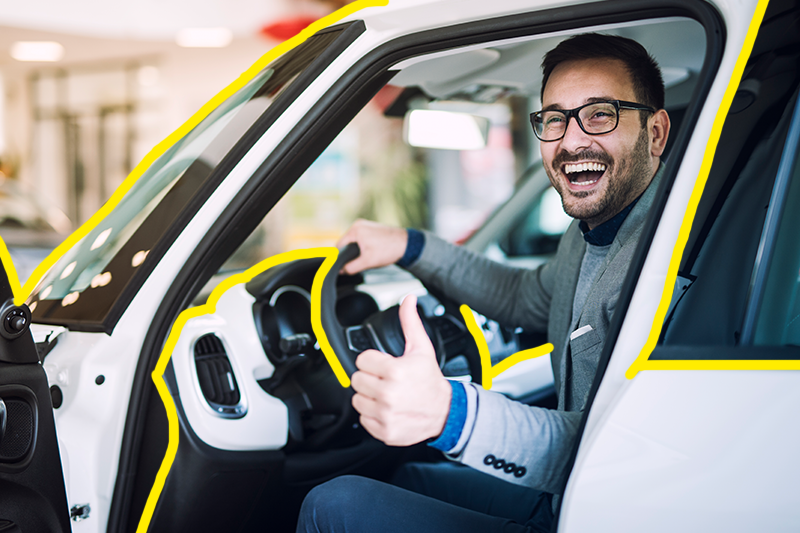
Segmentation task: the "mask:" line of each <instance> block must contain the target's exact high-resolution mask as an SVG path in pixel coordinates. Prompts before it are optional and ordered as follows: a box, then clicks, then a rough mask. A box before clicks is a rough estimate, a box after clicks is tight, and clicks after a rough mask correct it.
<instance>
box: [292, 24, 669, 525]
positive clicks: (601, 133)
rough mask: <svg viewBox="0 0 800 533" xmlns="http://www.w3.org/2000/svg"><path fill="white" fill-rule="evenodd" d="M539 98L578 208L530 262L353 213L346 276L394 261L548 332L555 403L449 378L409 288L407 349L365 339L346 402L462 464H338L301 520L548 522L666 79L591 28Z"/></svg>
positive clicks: (572, 205) (647, 177) (554, 161)
mask: <svg viewBox="0 0 800 533" xmlns="http://www.w3.org/2000/svg"><path fill="white" fill-rule="evenodd" d="M542 68H543V71H544V78H543V82H542V103H543V109H542V110H541V111H538V112H536V113H533V114H531V124H532V126H533V129H534V132H535V134H536V136H537V137H538V138H539V139H540V140H541V141H542V142H541V152H542V159H543V161H544V165H545V169H546V171H547V174H548V176H549V178H550V181H551V182H552V184H553V186H554V187H555V188H556V190H557V191H558V192H559V194H560V195H561V199H562V203H563V206H564V210H565V211H566V212H567V213H568V214H569V215H570V216H572V217H574V218H575V219H576V221H575V223H573V224H572V225H571V226H570V228H569V229H568V230H567V232H566V233H565V234H564V237H563V238H562V241H561V243H560V245H559V248H558V252H557V254H556V256H555V258H554V259H553V260H552V261H550V262H549V263H547V264H546V265H544V266H542V267H540V268H538V269H536V270H524V269H517V268H511V267H508V266H504V265H500V264H497V263H493V262H491V261H489V260H487V259H485V258H484V257H481V256H477V255H474V254H472V253H470V252H467V251H466V250H463V249H461V248H458V247H456V246H453V245H451V244H448V243H445V242H444V241H442V240H441V239H438V238H436V237H435V236H433V235H431V234H428V233H420V232H417V231H413V230H408V231H407V230H404V229H400V228H390V227H386V226H381V225H378V224H374V223H370V222H365V221H359V222H357V223H356V224H354V225H353V227H352V228H351V229H350V230H349V231H348V233H347V234H346V235H345V236H344V237H343V238H342V240H341V241H340V245H344V244H346V243H348V242H358V244H359V246H360V248H361V256H360V257H359V258H357V259H356V260H354V261H352V262H351V263H349V264H348V265H347V266H346V267H345V271H346V272H348V273H355V272H359V271H361V270H365V269H368V268H375V267H379V266H384V265H387V264H391V263H395V262H397V263H398V264H400V265H401V266H404V267H406V268H408V270H410V271H411V272H412V273H414V274H415V275H417V276H418V277H419V278H420V279H422V280H423V281H425V282H426V283H431V284H433V285H436V286H438V287H439V288H441V289H442V290H443V291H444V292H445V293H446V294H447V295H448V296H450V297H451V298H453V299H455V300H456V301H460V302H464V303H466V304H468V305H469V306H470V307H471V308H473V309H475V310H476V311H478V312H480V313H482V314H484V315H486V316H488V317H491V318H493V319H495V320H497V321H498V322H500V323H501V324H504V325H507V326H512V327H515V326H521V327H523V328H525V329H527V330H529V331H537V330H538V331H546V332H547V336H548V340H549V341H550V342H552V343H553V345H554V346H555V349H554V351H553V353H552V356H551V358H552V364H553V374H554V377H555V384H556V392H557V395H558V409H557V410H548V409H542V408H537V407H530V406H527V405H523V404H520V403H518V402H514V401H512V400H509V399H507V398H505V397H504V396H502V395H499V394H495V393H492V392H488V391H485V390H483V389H482V388H480V387H477V386H474V385H472V384H462V383H459V382H450V381H448V380H446V379H445V378H444V377H443V376H442V373H441V371H440V370H439V367H438V365H437V364H436V359H435V356H434V353H433V347H432V346H431V343H430V341H429V340H428V338H427V336H426V334H425V330H424V328H423V327H422V325H421V322H420V319H419V316H418V315H417V312H416V306H415V299H414V298H413V297H412V298H406V301H404V302H403V304H402V306H401V309H400V320H401V323H402V326H403V330H404V333H405V337H406V350H405V353H404V355H403V357H400V358H393V357H391V356H389V355H387V354H384V353H380V352H377V351H375V350H369V351H366V352H364V353H362V354H361V355H359V357H358V359H357V360H356V366H357V367H358V369H359V371H358V372H356V373H355V374H354V375H353V377H352V385H353V389H354V390H355V392H356V394H355V395H354V397H353V406H354V407H355V409H356V410H357V411H358V412H359V414H360V415H361V417H360V419H361V423H362V425H363V426H364V428H365V429H367V431H369V432H370V433H371V434H372V435H373V436H375V437H376V438H378V439H380V440H382V441H383V442H385V443H387V444H389V445H395V446H403V445H411V444H415V443H418V442H422V441H425V440H428V441H429V445H430V446H433V447H435V448H438V449H440V450H442V451H443V452H445V453H446V454H447V455H448V457H449V458H451V459H453V460H454V461H457V462H460V463H463V464H465V465H467V466H469V467H472V468H464V467H462V466H460V465H457V464H454V463H452V464H412V465H406V466H405V467H404V468H402V469H401V471H400V472H398V474H397V475H396V476H395V478H394V479H393V482H392V484H385V483H380V482H377V481H373V480H369V479H364V478H359V477H353V476H346V477H342V478H338V479H335V480H333V481H331V482H329V483H326V484H324V485H321V486H319V487H317V488H316V489H314V490H313V491H312V492H311V493H310V494H309V496H308V497H307V498H306V501H305V502H304V504H303V509H302V511H301V516H300V523H299V524H298V531H398V532H399V531H402V532H406V531H415V532H423V531H437V532H446V531H453V532H456V531H457V532H468V531H500V530H502V531H520V532H521V531H549V528H550V523H551V521H552V517H553V515H552V508H553V505H552V504H553V498H554V495H556V496H555V497H558V496H557V495H558V493H559V492H560V491H561V490H563V484H564V481H565V477H566V475H567V474H568V472H567V463H568V461H569V456H570V453H571V451H572V448H573V445H574V443H575V440H576V438H577V435H578V426H579V423H580V419H581V411H582V410H583V409H584V407H585V404H586V401H587V398H588V395H589V390H590V388H591V385H592V382H593V380H594V377H595V373H596V370H597V365H598V362H599V358H600V354H601V352H602V350H603V344H604V340H605V336H606V332H607V331H608V327H609V325H610V322H611V318H612V316H613V312H614V308H615V307H616V303H617V299H618V297H619V293H620V290H621V287H622V283H623V281H624V279H625V276H626V273H627V270H628V266H629V264H630V261H631V258H632V256H633V253H634V250H635V249H636V246H637V243H638V240H639V236H640V235H641V231H642V227H643V223H644V220H645V217H646V215H647V212H648V210H649V208H650V206H651V204H652V202H653V198H654V196H655V189H656V184H657V182H658V179H659V174H660V169H661V167H662V165H661V161H660V157H661V155H662V153H663V151H664V147H665V145H666V141H667V136H668V134H669V128H670V123H669V117H668V116H667V113H666V111H664V109H663V107H664V85H663V81H662V78H661V73H660V70H659V68H658V66H657V65H656V63H655V61H654V60H653V59H652V58H651V57H650V56H649V54H648V53H647V52H646V50H644V48H642V47H641V46H640V45H639V44H638V43H636V42H635V41H631V40H629V39H624V38H620V37H614V36H606V35H599V34H585V35H579V36H575V37H572V38H570V39H567V40H566V41H563V42H562V43H561V44H559V45H558V46H557V47H556V48H555V49H553V50H552V51H550V52H549V53H548V54H547V55H546V56H545V59H544V62H543V64H542Z"/></svg>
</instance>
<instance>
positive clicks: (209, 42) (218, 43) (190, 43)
mask: <svg viewBox="0 0 800 533" xmlns="http://www.w3.org/2000/svg"><path fill="white" fill-rule="evenodd" d="M232 40H233V33H232V32H231V30H229V29H228V28H184V29H182V30H181V31H179V32H178V35H176V36H175V42H176V43H178V46H183V47H185V48H224V47H226V46H228V45H229V44H231V41H232Z"/></svg>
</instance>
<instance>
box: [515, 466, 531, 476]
mask: <svg viewBox="0 0 800 533" xmlns="http://www.w3.org/2000/svg"><path fill="white" fill-rule="evenodd" d="M527 473H528V469H527V468H525V467H524V466H518V467H517V468H516V470H514V477H522V476H524V475H525V474H527Z"/></svg>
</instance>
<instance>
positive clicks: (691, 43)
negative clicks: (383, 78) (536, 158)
mask: <svg viewBox="0 0 800 533" xmlns="http://www.w3.org/2000/svg"><path fill="white" fill-rule="evenodd" d="M642 22H643V21H637V22H635V23H632V22H624V23H619V24H605V25H600V26H597V27H594V28H582V29H581V31H582V32H583V31H586V30H588V31H600V32H602V33H608V34H613V35H620V36H623V37H628V38H631V39H634V40H636V41H638V42H640V43H642V44H643V45H644V47H645V48H646V49H647V50H648V51H649V52H650V53H651V54H652V55H653V56H654V57H655V58H656V60H657V61H658V62H659V64H660V65H661V67H662V70H663V75H664V79H665V80H664V81H665V84H666V85H667V87H668V88H671V87H674V86H678V85H680V84H681V83H682V82H684V81H686V80H687V79H690V78H692V77H694V78H695V79H696V75H697V73H699V71H700V69H701V68H702V63H703V59H704V57H705V54H704V52H703V51H704V50H705V43H706V35H705V31H704V30H703V28H702V26H701V25H700V24H699V23H698V22H696V21H695V20H692V19H689V18H682V17H666V18H656V19H650V20H646V21H644V23H642ZM575 33H576V32H574V31H561V32H556V33H549V34H546V35H544V36H542V35H535V36H526V37H518V38H514V39H506V40H503V41H496V42H490V43H483V44H478V45H470V46H467V47H463V48H457V49H450V50H444V51H438V52H435V53H432V54H426V55H422V56H416V57H412V58H409V59H404V60H403V61H400V62H398V63H397V64H395V65H394V66H393V67H392V70H399V71H400V72H399V73H398V74H397V75H396V76H395V78H394V80H393V81H392V84H393V85H398V86H403V87H412V86H417V87H420V88H421V89H422V90H423V91H424V92H425V93H426V94H428V95H429V96H430V97H432V98H437V99H444V98H448V97H451V96H453V95H456V94H458V93H460V92H464V91H468V90H469V88H470V86H475V85H484V86H498V87H506V88H508V89H511V90H512V91H514V92H517V93H520V94H524V95H528V96H538V95H539V89H540V87H541V83H542V74H541V70H540V68H539V64H538V59H539V58H541V57H543V56H544V54H545V53H546V52H547V51H548V50H551V49H552V48H553V47H555V46H556V45H557V44H558V43H559V42H560V41H561V40H562V39H563V38H564V37H567V36H570V35H574V34H575ZM677 34H680V35H681V39H675V38H674V36H675V35H677ZM531 58H536V60H537V63H536V64H533V65H532V64H531ZM692 86H693V84H692Z"/></svg>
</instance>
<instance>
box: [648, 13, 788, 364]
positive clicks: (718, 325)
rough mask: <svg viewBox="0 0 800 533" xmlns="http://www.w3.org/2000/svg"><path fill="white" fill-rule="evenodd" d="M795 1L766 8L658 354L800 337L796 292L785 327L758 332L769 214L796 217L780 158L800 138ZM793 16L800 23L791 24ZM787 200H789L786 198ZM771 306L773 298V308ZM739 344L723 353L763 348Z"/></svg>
mask: <svg viewBox="0 0 800 533" xmlns="http://www.w3.org/2000/svg"><path fill="white" fill-rule="evenodd" d="M792 9H795V8H794V7H793V6H792V5H791V3H789V2H785V3H775V4H773V3H771V4H770V6H769V9H768V10H767V13H766V15H765V18H764V22H763V24H762V27H761V30H760V32H759V34H758V38H757V40H756V42H755V45H754V48H753V52H752V55H751V57H750V61H749V62H748V64H747V67H746V69H745V72H744V75H743V78H742V82H741V84H740V86H739V90H738V92H737V93H736V95H735V97H734V100H733V102H732V104H731V108H730V111H729V113H728V116H727V119H726V121H725V126H724V129H723V131H722V135H721V138H720V141H719V146H718V148H717V151H716V154H715V157H714V162H713V165H712V167H711V172H710V174H709V177H708V181H707V183H706V184H705V189H704V192H703V196H702V198H701V200H700V203H699V205H698V209H697V214H696V216H695V219H694V223H693V225H692V231H691V234H690V235H689V240H688V243H687V245H686V249H685V253H684V255H683V258H682V261H681V266H680V271H679V278H678V285H677V287H676V290H675V294H674V295H673V306H672V310H671V312H670V313H669V315H668V316H667V319H666V321H665V324H664V328H663V330H662V338H661V340H662V343H663V346H664V348H665V349H663V350H657V351H656V352H654V354H653V356H652V357H653V358H654V359H681V358H684V357H688V358H707V357H709V356H710V355H709V351H708V350H704V351H702V352H701V351H698V352H687V351H686V350H682V351H680V353H683V355H679V354H678V352H676V351H675V350H677V349H678V347H682V346H683V347H686V346H706V347H711V346H717V347H740V346H748V345H752V344H753V343H754V342H755V343H756V344H774V345H783V344H792V342H790V341H789V340H788V339H790V338H791V335H789V336H788V337H787V338H786V339H784V338H783V334H782V332H783V329H784V328H787V330H788V328H790V325H789V323H790V322H792V319H793V317H794V316H796V314H792V313H791V312H789V311H788V309H787V308H786V307H787V306H788V307H789V308H790V307H791V305H792V304H791V303H790V302H789V300H788V296H786V297H784V298H787V301H786V302H785V303H784V304H783V305H782V306H778V307H783V308H784V311H783V316H780V317H779V316H778V315H780V313H777V312H776V314H775V315H773V318H774V319H776V321H774V322H772V321H770V323H771V324H772V325H771V326H768V329H772V330H777V332H775V333H772V334H769V335H761V338H760V339H759V335H757V334H756V332H755V331H754V327H755V324H754V320H755V319H756V317H757V316H758V314H759V311H760V310H761V309H762V302H761V299H762V298H763V297H764V295H763V291H764V283H765V281H766V280H764V279H762V278H763V277H764V276H766V272H767V267H768V266H769V265H768V263H769V261H770V252H771V251H773V250H774V239H775V233H776V228H772V227H771V224H768V223H767V221H771V223H772V224H774V223H778V222H779V221H780V220H781V217H782V216H783V217H791V214H792V213H793V211H792V205H793V204H791V202H792V201H793V200H792V198H793V196H791V195H790V196H789V198H788V199H787V186H788V182H787V183H785V184H783V185H780V186H779V184H778V183H777V182H776V176H777V175H778V168H779V165H781V164H786V162H785V161H784V160H785V159H786V157H787V156H788V157H791V154H792V153H793V151H794V150H796V149H797V146H796V144H795V145H793V146H791V145H787V144H786V143H787V135H788V132H789V130H790V126H791V125H792V123H793V120H794V115H793V111H794V110H795V108H796V106H797V101H798V90H799V89H798V81H799V79H800V78H798V74H799V73H800V72H798V64H800V63H798V60H800V55H798V43H799V42H800V41H798V33H797V31H796V25H797V16H796V15H795V17H794V18H793V19H792V17H786V16H785V15H786V14H787V11H789V10H792ZM782 15H783V16H782ZM792 20H793V22H792ZM791 24H794V25H795V27H794V28H787V26H789V25H791ZM795 142H796V141H795ZM790 144H791V143H790ZM785 150H787V151H785ZM789 161H790V160H789ZM794 181H795V182H796V181H797V180H796V179H795V180H794ZM794 188H795V189H796V185H795V186H794ZM784 201H786V202H789V203H787V205H786V206H783V202H784ZM786 220H787V222H786V223H784V224H787V223H788V224H791V222H790V221H789V220H790V218H787V219H786ZM784 227H785V226H784ZM784 232H785V230H784ZM784 239H785V237H784ZM768 243H770V244H769V246H767V244H768ZM786 246H789V249H783V250H784V251H783V254H784V257H785V258H786V259H784V261H787V263H786V264H785V266H784V267H783V268H784V269H786V270H787V271H788V270H791V269H793V267H792V266H790V265H791V264H792V261H793V260H789V257H791V255H792V253H796V252H792V250H796V246H793V245H789V244H788V243H787V244H786ZM787 254H788V255H787ZM795 274H796V272H795ZM782 276H783V277H784V278H785V277H786V275H785V274H783V275H782ZM784 281H786V280H784ZM795 285H796V283H795V280H792V281H791V282H788V281H787V282H786V283H783V289H782V290H781V292H783V294H788V295H793V294H795V293H796V289H795V288H794V286H795ZM772 290H773V291H774V290H775V288H773V289H772ZM787 290H788V291H789V292H788V293H787V292H786V291H787ZM793 298H794V296H792V299H793ZM770 309H771V306H770V305H766V304H763V310H764V312H765V313H767V312H770ZM763 323H764V322H763V319H762V322H761V324H763ZM761 324H760V326H759V327H761V328H762V330H763V326H762V325H761ZM767 338H769V340H768V341H767ZM794 343H796V340H795V342H794ZM668 347H675V349H674V350H669V349H666V348H668ZM720 353H722V352H720ZM739 353H740V355H738V356H737V355H736V352H735V351H726V352H724V354H725V355H724V356H720V357H724V358H749V357H752V356H753V354H752V353H751V352H750V351H746V352H745V351H743V350H741V351H740V352H739ZM745 353H746V354H747V355H745ZM773 355H774V354H773ZM711 357H713V355H711Z"/></svg>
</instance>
